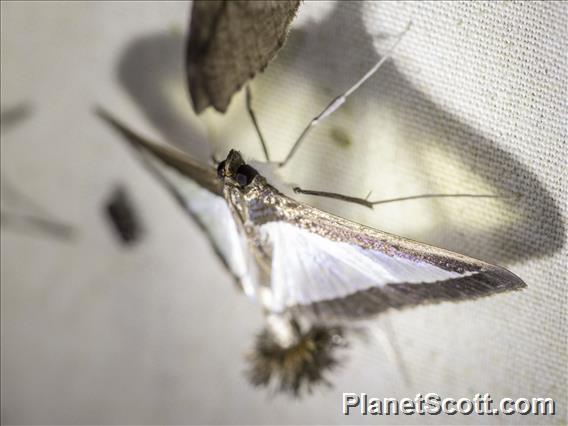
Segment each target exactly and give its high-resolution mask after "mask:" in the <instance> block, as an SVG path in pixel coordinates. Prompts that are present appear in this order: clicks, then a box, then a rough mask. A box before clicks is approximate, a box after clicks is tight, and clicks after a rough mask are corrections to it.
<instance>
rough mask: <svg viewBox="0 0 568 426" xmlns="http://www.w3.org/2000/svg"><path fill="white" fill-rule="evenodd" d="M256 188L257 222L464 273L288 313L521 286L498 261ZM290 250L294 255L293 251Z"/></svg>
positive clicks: (349, 309)
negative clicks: (293, 228)
mask: <svg viewBox="0 0 568 426" xmlns="http://www.w3.org/2000/svg"><path fill="white" fill-rule="evenodd" d="M255 189H257V191H254V190H253V191H252V192H256V193H255V194H254V195H253V197H256V198H257V199H258V198H260V199H265V200H266V201H264V202H262V201H261V202H260V203H251V204H249V217H252V218H254V221H255V222H256V223H257V224H258V225H260V226H261V227H262V225H263V224H267V223H270V222H279V221H283V222H286V223H288V224H291V225H294V226H296V227H299V228H301V229H304V230H306V231H309V232H310V233H313V234H316V235H319V236H321V237H324V238H325V239H326V240H329V241H330V242H333V241H337V242H344V243H348V244H350V245H353V246H358V247H360V248H363V249H365V250H372V251H376V252H380V253H384V254H386V255H388V256H390V257H393V258H399V259H405V260H410V261H413V262H421V263H427V264H430V265H433V266H435V267H438V268H440V269H443V270H445V271H451V272H454V273H457V274H460V275H463V276H462V277H459V276H458V277H455V278H452V279H447V280H443V281H435V282H429V283H423V284H422V283H405V282H397V283H388V284H386V285H383V286H376V287H371V288H369V289H367V290H363V291H357V292H354V293H352V294H350V295H348V296H346V297H341V298H336V299H331V300H324V301H318V302H315V303H311V304H308V305H301V304H297V305H295V306H292V307H290V308H289V310H290V311H291V312H292V313H296V314H306V313H308V314H311V315H313V314H315V315H316V316H317V317H319V318H320V319H321V318H334V319H338V318H363V317H368V316H371V315H375V314H378V313H380V312H383V311H385V310H387V309H389V308H395V309H401V308H404V307H407V306H413V305H420V304H427V303H437V302H442V301H460V300H469V299H476V298H479V297H483V296H489V295H491V294H495V293H500V292H505V291H509V290H519V289H522V288H524V287H526V284H525V283H524V282H523V281H522V280H521V279H520V278H519V277H517V276H516V275H515V274H513V273H512V272H510V271H508V270H506V269H504V268H502V267H499V266H495V265H492V264H489V263H487V262H483V261H481V260H478V259H474V258H471V257H468V256H464V255H461V254H458V253H454V252H451V251H449V250H445V249H442V248H438V247H434V246H431V245H428V244H424V243H420V242H417V241H413V240H410V239H406V238H403V237H400V236H396V235H392V234H389V233H386V232H383V231H379V230H377V229H374V228H370V227H368V226H364V225H361V224H358V223H355V222H352V221H349V220H347V219H343V218H341V217H338V216H334V215H332V214H329V213H326V212H323V211H321V210H318V209H316V208H314V207H311V206H309V205H306V204H303V203H300V202H297V201H295V200H293V199H291V198H289V197H287V196H285V195H283V194H281V193H280V192H278V191H277V190H276V189H275V188H273V187H272V186H270V185H268V184H265V183H263V182H259V185H258V186H257V188H255ZM247 198H248V197H247ZM274 200H277V201H276V202H274ZM251 201H252V199H251ZM268 205H271V208H266V207H263V206H268ZM267 243H268V244H270V242H267ZM272 249H273V247H267V248H266V250H267V251H268V250H272ZM289 255H290V256H294V255H296V253H290V254H289ZM306 261H307V262H309V261H310V260H309V259H306ZM301 284H302V283H299V285H301ZM346 285H349V283H346Z"/></svg>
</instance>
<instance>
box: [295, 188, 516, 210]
mask: <svg viewBox="0 0 568 426" xmlns="http://www.w3.org/2000/svg"><path fill="white" fill-rule="evenodd" d="M294 192H295V193H296V194H305V195H315V196H316V197H326V198H333V199H336V200H340V201H346V202H348V203H354V204H359V205H361V206H364V207H368V208H370V209H372V208H373V207H374V206H377V205H379V204H387V203H394V202H397V201H408V200H420V199H424V198H515V199H518V198H519V197H520V195H519V194H513V195H499V194H420V195H411V196H409V197H398V198H388V199H385V200H377V201H369V196H370V195H371V193H370V192H369V194H368V195H367V196H366V197H365V198H358V197H352V196H350V195H344V194H338V193H335V192H327V191H314V190H309V189H302V188H300V187H295V188H294Z"/></svg>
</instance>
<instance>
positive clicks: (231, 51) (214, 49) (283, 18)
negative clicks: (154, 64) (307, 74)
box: [186, 0, 300, 114]
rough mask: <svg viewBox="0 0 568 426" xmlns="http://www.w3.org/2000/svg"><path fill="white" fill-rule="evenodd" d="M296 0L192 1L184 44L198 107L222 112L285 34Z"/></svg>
mask: <svg viewBox="0 0 568 426" xmlns="http://www.w3.org/2000/svg"><path fill="white" fill-rule="evenodd" d="M299 5H300V0H279V1H255V0H252V1H199V0H198V1H194V2H193V9H192V12H191V25H190V31H189V37H188V41H187V47H186V72H187V82H188V87H189V92H190V96H191V100H192V102H193V108H194V110H195V112H196V113H198V114H199V113H200V112H202V111H203V110H204V109H205V108H207V107H208V106H213V107H214V108H215V109H216V110H217V111H219V112H225V111H226V110H227V107H228V105H229V102H230V101H231V97H232V96H233V94H234V93H235V92H236V91H238V90H239V89H240V88H241V87H242V85H243V84H244V83H245V82H246V81H247V80H249V79H251V78H253V77H254V75H255V74H256V73H257V72H258V71H262V70H263V69H264V68H265V67H266V65H267V64H268V62H269V61H270V60H271V59H272V58H273V57H274V55H275V54H276V52H277V51H278V50H279V49H280V48H281V47H282V45H283V44H284V41H285V39H286V35H287V30H288V27H289V25H290V23H291V22H292V19H293V18H294V16H295V13H296V11H297V10H298V7H299Z"/></svg>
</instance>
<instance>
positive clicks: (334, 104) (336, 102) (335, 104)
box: [278, 22, 412, 167]
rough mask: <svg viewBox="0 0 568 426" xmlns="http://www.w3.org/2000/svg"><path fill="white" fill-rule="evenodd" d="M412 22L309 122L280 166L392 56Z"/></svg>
mask: <svg viewBox="0 0 568 426" xmlns="http://www.w3.org/2000/svg"><path fill="white" fill-rule="evenodd" d="M411 24H412V22H409V23H408V25H407V27H406V29H405V30H404V31H403V32H402V33H400V34H399V35H398V37H397V38H396V40H395V42H394V43H393V44H392V46H391V47H390V48H389V50H387V52H386V53H385V54H384V55H383V57H382V58H381V59H380V60H379V61H378V62H377V63H376V64H375V65H373V67H372V68H371V69H370V70H369V71H367V73H366V74H365V75H364V76H363V77H361V78H360V79H359V80H358V81H357V82H356V83H355V84H354V85H353V86H351V87H350V88H349V89H347V91H346V92H344V93H343V94H341V95H339V96H337V97H335V98H334V99H333V100H332V101H331V102H330V103H329V105H328V106H326V107H325V108H324V109H323V111H321V112H320V113H319V114H318V115H316V116H315V117H314V118H312V120H311V121H310V122H309V124H308V125H307V126H306V128H305V129H304V130H303V132H302V133H301V134H300V137H299V138H298V139H297V140H296V142H295V143H294V145H293V146H292V149H291V150H290V152H288V155H287V156H286V158H285V159H284V161H282V162H281V163H279V164H278V166H279V167H283V166H285V165H286V164H287V163H288V161H290V159H291V158H292V156H293V155H294V153H295V152H296V151H297V150H298V148H299V146H300V143H301V142H302V141H303V140H304V138H305V137H306V136H307V135H308V133H309V131H310V130H311V129H312V128H313V127H315V126H317V125H318V124H319V123H320V122H321V121H322V120H323V119H325V118H327V117H329V116H330V115H331V114H333V113H334V112H335V111H336V110H337V109H338V108H339V107H340V106H341V105H343V104H344V103H345V101H346V100H347V98H348V97H349V96H350V95H351V94H353V92H355V91H356V90H357V89H358V88H359V87H361V85H362V84H363V83H364V82H365V81H367V80H368V79H369V78H370V77H371V76H372V75H373V74H375V73H376V72H377V71H378V70H379V68H380V67H381V66H382V65H383V64H384V63H385V62H386V61H387V60H388V59H389V58H390V57H391V56H392V52H393V51H394V49H395V48H396V47H397V46H398V44H399V43H400V42H401V41H402V38H403V36H404V35H405V34H406V33H407V32H408V30H409V29H410V26H411Z"/></svg>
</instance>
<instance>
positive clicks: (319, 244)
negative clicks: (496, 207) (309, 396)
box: [99, 35, 525, 318]
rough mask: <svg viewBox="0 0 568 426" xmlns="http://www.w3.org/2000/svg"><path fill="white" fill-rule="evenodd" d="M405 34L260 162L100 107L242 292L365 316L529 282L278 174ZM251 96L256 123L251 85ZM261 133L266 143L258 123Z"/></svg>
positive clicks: (274, 310)
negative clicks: (338, 206) (277, 158)
mask: <svg viewBox="0 0 568 426" xmlns="http://www.w3.org/2000/svg"><path fill="white" fill-rule="evenodd" d="M401 38H402V35H400V36H399V37H398V39H397V41H396V42H395V43H394V44H393V46H392V47H391V49H390V50H389V52H388V53H387V54H386V55H384V56H383V57H382V59H381V60H380V61H379V62H378V63H377V64H375V66H374V67H373V68H372V69H371V70H369V72H367V73H366V74H365V75H364V76H363V77H362V78H361V79H360V80H359V81H358V82H357V83H356V84H355V85H353V86H352V87H351V88H350V89H349V90H347V91H346V92H345V93H344V94H342V95H341V96H338V97H336V98H335V99H333V100H332V102H331V103H330V104H329V105H328V106H327V107H326V108H325V109H324V110H323V111H322V112H321V113H320V114H319V115H318V116H316V117H315V118H314V119H312V121H311V122H310V123H309V124H308V126H307V127H306V129H305V130H304V132H303V133H302V134H301V135H300V137H299V138H298V140H297V141H296V143H295V144H294V145H293V147H292V149H291V151H290V153H289V154H288V156H287V157H286V159H285V160H284V161H283V162H281V163H270V162H267V163H265V164H258V165H255V167H253V166H251V165H250V164H247V163H245V161H244V160H243V157H242V156H241V154H240V153H239V152H237V151H235V150H231V151H230V152H229V154H228V156H227V158H226V159H225V160H224V161H222V162H220V163H219V164H218V165H217V169H215V167H214V166H213V165H210V166H209V165H205V164H202V163H199V162H197V161H196V160H194V159H192V158H191V157H189V156H188V155H186V154H185V153H182V152H181V151H177V150H175V149H173V148H169V147H167V146H164V145H159V144H156V143H153V142H150V141H148V140H146V139H144V138H142V137H140V136H138V135H137V134H135V133H134V132H132V131H131V130H129V129H128V128H126V127H125V126H124V125H122V124H121V123H119V122H118V121H117V120H116V119H115V118H113V117H112V116H111V115H110V114H108V113H106V112H105V111H102V110H100V111H99V113H100V115H101V116H102V117H103V118H104V119H105V120H107V121H108V122H109V123H110V124H111V125H113V126H114V127H115V128H116V129H117V130H119V131H120V132H121V133H122V134H123V135H124V136H126V137H127V139H128V140H129V141H130V142H131V143H132V144H134V145H135V146H136V147H137V148H142V149H144V150H145V151H147V152H149V153H151V154H152V155H153V157H155V158H156V159H157V160H158V161H157V162H154V167H157V168H155V169H154V170H155V171H157V172H158V174H159V176H160V178H161V179H162V180H163V181H164V182H165V183H166V184H167V185H168V187H169V188H170V189H171V190H172V191H173V193H174V195H175V196H176V197H177V199H178V200H179V201H180V202H181V203H182V204H183V207H184V208H185V209H186V211H187V212H188V213H189V214H190V215H191V216H192V217H193V218H194V219H195V220H196V221H197V222H198V223H199V224H200V225H201V227H202V228H203V230H204V231H205V232H206V233H207V235H208V236H209V238H210V240H211V243H212V245H213V247H214V248H215V251H216V252H217V253H218V255H219V257H220V258H221V260H222V261H223V263H224V264H225V266H226V267H227V268H228V269H229V271H230V272H231V273H232V274H233V275H234V276H235V277H236V279H237V280H238V282H239V283H240V285H241V286H242V288H243V290H244V292H245V293H246V294H247V295H248V296H249V297H251V298H253V299H255V300H257V301H258V302H259V303H260V304H261V305H262V307H263V309H264V310H265V311H266V312H267V313H269V314H284V313H291V314H293V315H298V314H302V315H303V314H313V315H315V316H316V317H318V318H324V317H334V318H341V317H364V316H368V315H372V314H376V313H379V312H382V311H384V310H386V309H388V308H402V307H405V306H408V305H417V304H422V303H432V302H440V301H446V300H450V301H456V300H461V299H471V298H476V297H481V296H486V295H490V294H494V293H498V292H503V291H508V290H513V289H520V288H522V287H525V284H524V282H523V281H522V280H521V279H520V278H518V277H517V276H515V275H514V274H513V273H511V272H509V271H507V270H506V269H504V268H501V267H499V266H495V265H491V264H489V263H486V262H482V261H480V260H477V259H473V258H470V257H467V256H463V255H460V254H457V253H453V252H450V251H447V250H444V249H441V248H436V247H432V246H429V245H426V244H422V243H419V242H416V241H411V240H408V239H405V238H402V237H399V236H395V235H390V234H387V233H385V232H382V231H379V230H376V229H373V228H370V227H366V226H363V225H360V224H358V223H354V222H351V221H349V220H346V219H343V218H340V217H337V216H334V215H331V214H329V213H326V212H323V211H320V210H318V209H316V208H313V207H311V206H309V205H306V204H303V203H300V202H298V201H295V200H294V199H292V198H291V197H290V196H289V195H285V194H284V193H283V191H282V190H281V189H282V188H283V187H285V185H282V183H281V182H278V181H277V180H276V179H277V169H278V167H279V166H282V165H284V164H286V163H287V162H288V161H289V160H290V158H291V157H292V155H293V154H294V152H296V150H297V148H298V146H299V145H300V142H301V141H302V140H303V139H304V138H305V136H306V135H307V134H308V132H309V130H310V129H311V128H312V127H313V126H314V125H315V124H317V123H318V122H320V121H321V120H323V119H324V118H326V117H328V116H329V115H330V114H332V113H333V112H334V111H335V110H336V109H337V108H339V107H340V106H341V105H342V104H343V103H344V102H345V100H346V99H347V97H348V96H349V95H351V94H352V93H353V92H354V91H355V90H356V89H357V88H359V86H361V84H362V83H363V82H364V81H366V80H367V79H368V78H369V77H370V76H371V75H373V74H374V73H375V72H376V71H377V70H378V69H379V67H380V66H381V65H382V64H383V63H384V62H385V61H386V60H387V59H388V58H389V54H390V52H392V50H393V49H394V47H395V46H396V45H397V44H398V42H400V40H401ZM247 106H248V109H249V112H250V113H251V117H252V119H253V123H254V124H255V126H256V127H257V122H256V118H255V117H254V113H253V111H252V108H251V98H250V92H249V91H248V89H247ZM259 136H260V137H261V142H262V143H263V145H264V141H263V139H262V136H261V134H260V132H259ZM264 151H265V153H266V152H267V150H266V149H265V150H264ZM260 168H262V169H264V172H263V174H261V173H259V169H260ZM269 176H270V177H269ZM269 179H272V180H269ZM279 189H280V190H279ZM297 192H304V193H310V194H314V195H324V196H330V197H334V198H339V199H342V200H347V201H353V202H358V203H360V204H364V205H372V204H373V203H370V202H368V201H367V200H361V199H357V198H354V197H348V196H343V195H339V194H332V193H323V192H318V191H303V190H300V189H299V188H298V189H297Z"/></svg>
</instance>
